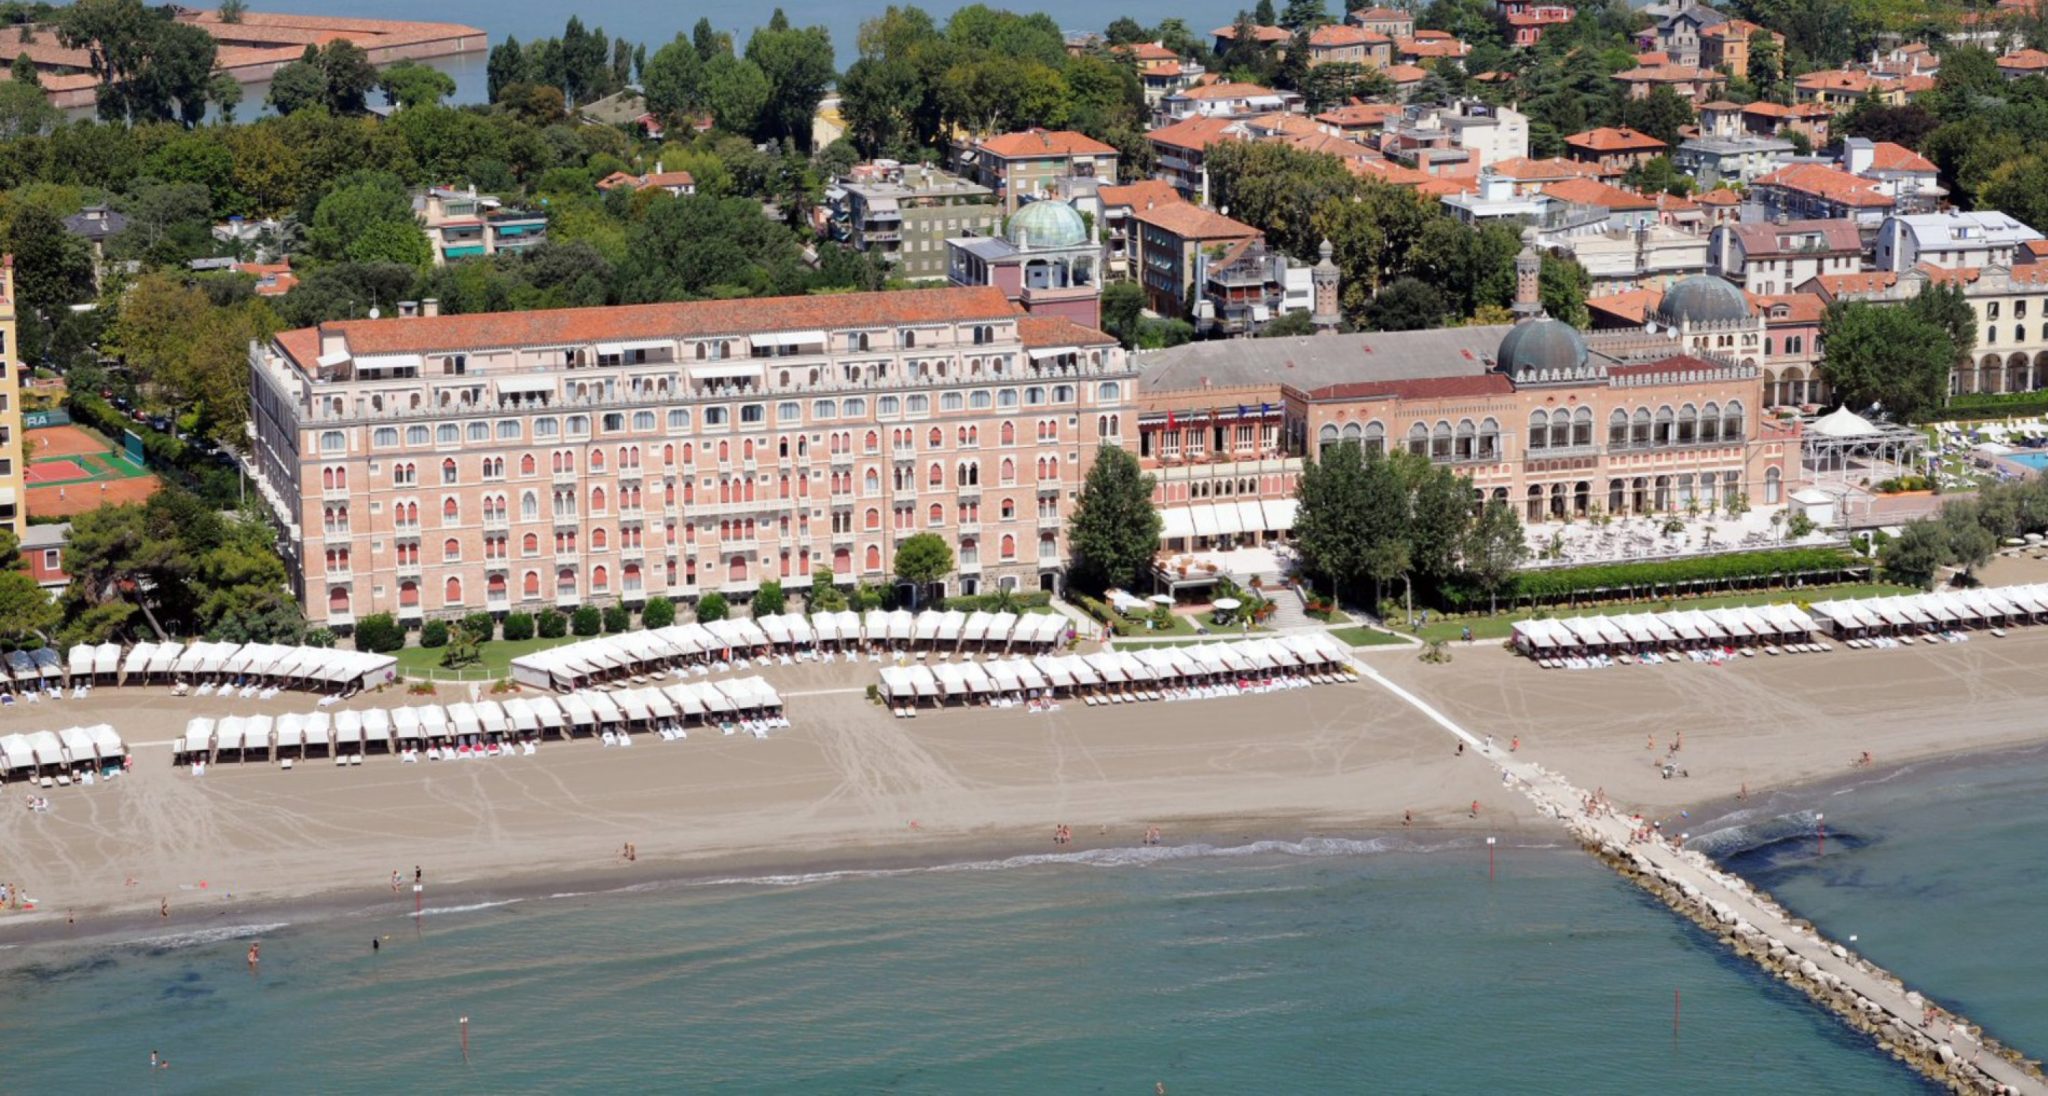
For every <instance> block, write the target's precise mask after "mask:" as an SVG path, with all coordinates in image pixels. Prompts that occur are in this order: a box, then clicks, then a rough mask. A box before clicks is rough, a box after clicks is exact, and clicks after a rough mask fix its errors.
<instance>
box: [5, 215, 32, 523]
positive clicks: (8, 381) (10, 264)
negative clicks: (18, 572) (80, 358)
mask: <svg viewBox="0 0 2048 1096" xmlns="http://www.w3.org/2000/svg"><path fill="white" fill-rule="evenodd" d="M14 318H15V297H14V256H12V255H0V528H4V529H6V530H7V531H8V532H11V533H13V534H14V535H15V536H17V537H19V536H21V535H22V534H23V530H24V529H26V528H27V527H28V485H27V475H28V467H27V465H26V464H25V463H24V462H23V460H22V446H23V444H24V443H23V441H22V435H21V374H22V373H23V371H24V370H25V369H26V368H27V367H26V366H25V365H24V364H23V362H22V360H21V340H20V339H19V338H17V337H16V336H17V334H18V332H17V331H16V330H15V326H14Z"/></svg>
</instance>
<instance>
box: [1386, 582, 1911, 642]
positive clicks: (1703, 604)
mask: <svg viewBox="0 0 2048 1096" xmlns="http://www.w3.org/2000/svg"><path fill="white" fill-rule="evenodd" d="M1917 592H1918V591H1917V590H1915V589H1913V588H1912V587H1909V586H1898V585H1894V584H1892V583H1886V582H1847V583H1842V584H1840V585H1836V586H1805V587H1801V588H1799V589H1797V590H1753V591H1750V592H1748V593H1742V594H1717V595H1714V596H1711V597H1693V598H1676V599H1670V600H1665V601H1635V602H1619V603H1615V604H1608V605H1588V606H1584V607H1580V608H1571V607H1569V606H1563V605H1558V606H1552V607H1551V608H1549V609H1547V610H1545V615H1547V616H1553V617H1572V616H1614V615H1616V614H1625V613H1654V612H1662V611H1664V610H1667V609H1727V608H1733V607H1736V606H1742V605H1769V604H1772V603H1775V602H1801V601H1803V602H1808V603H1811V602H1815V601H1829V600H1836V599H1842V598H1859V597H1885V596H1889V595H1891V594H1910V593H1917ZM1535 615H1536V614H1535V612H1533V611H1530V610H1520V611H1516V612H1508V613H1500V614H1497V615H1495V616H1470V617H1450V618H1448V619H1442V620H1437V619H1432V620H1431V621H1430V622H1429V623H1428V624H1426V625H1424V626H1423V627H1422V628H1421V630H1420V631H1417V632H1414V633H1409V632H1407V631H1406V630H1405V629H1404V630H1403V633H1402V634H1404V635H1406V634H1414V635H1416V636H1419V637H1420V638H1422V639H1424V640H1433V639H1441V640H1446V641H1454V640H1457V639H1459V638H1460V637H1461V635H1462V634H1463V631H1464V629H1466V628H1468V627H1469V628H1471V629H1472V638H1473V639H1506V638H1507V637H1508V635H1509V634H1510V633H1512V632H1513V630H1514V626H1515V622H1517V621H1522V620H1528V619H1529V618H1530V617H1532V616H1535Z"/></svg>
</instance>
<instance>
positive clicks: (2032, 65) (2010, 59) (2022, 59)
mask: <svg viewBox="0 0 2048 1096" xmlns="http://www.w3.org/2000/svg"><path fill="white" fill-rule="evenodd" d="M1998 67H1999V68H2002V69H2020V70H2024V71H2027V72H2039V71H2041V70H2043V69H2048V53H2043V52H2041V51H2040V50H2037V49H2022V50H2014V51H2013V52H2011V53H2008V54H2006V55H2005V56H2003V57H2000V58H1999V59H1998Z"/></svg>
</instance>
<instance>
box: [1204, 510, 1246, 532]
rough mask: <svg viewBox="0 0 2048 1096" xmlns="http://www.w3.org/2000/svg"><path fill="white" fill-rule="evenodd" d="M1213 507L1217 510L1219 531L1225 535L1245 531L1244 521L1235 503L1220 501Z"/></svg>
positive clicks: (1217, 527) (1217, 529) (1217, 528)
mask: <svg viewBox="0 0 2048 1096" xmlns="http://www.w3.org/2000/svg"><path fill="white" fill-rule="evenodd" d="M1211 509H1213V510H1215V511H1216V531H1217V532H1218V533H1221V534H1223V535H1225V536H1234V535H1236V534H1238V533H1242V532H1244V522H1243V520H1242V519H1241V518H1240V516H1239V514H1238V510H1237V506H1236V505H1235V504H1233V503H1228V502H1224V503H1218V504H1216V505H1215V506H1212V507H1211Z"/></svg>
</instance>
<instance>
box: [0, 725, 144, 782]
mask: <svg viewBox="0 0 2048 1096" xmlns="http://www.w3.org/2000/svg"><path fill="white" fill-rule="evenodd" d="M127 757H128V747H127V746H126V745H125V744H123V743H122V741H121V736H120V735H119V734H117V733H115V731H114V728H113V727H111V726H109V725H107V724H105V723H96V724H94V725H92V726H90V727H66V728H64V729H63V730H61V731H31V732H29V733H27V734H10V735H0V779H4V780H28V781H31V782H37V783H40V784H42V786H43V787H46V788H47V787H52V786H55V785H60V784H63V785H68V784H71V783H72V782H73V781H75V780H76V781H84V779H85V774H86V773H88V772H93V773H97V774H99V775H101V776H105V775H108V774H111V773H116V772H120V771H121V770H122V768H123V767H124V766H125V764H126V761H127Z"/></svg>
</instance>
